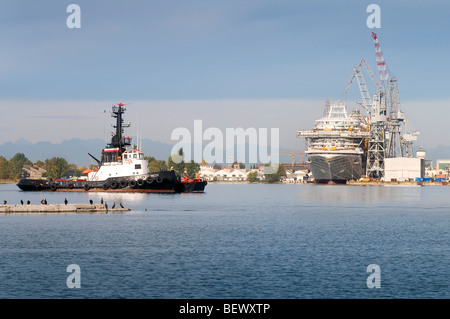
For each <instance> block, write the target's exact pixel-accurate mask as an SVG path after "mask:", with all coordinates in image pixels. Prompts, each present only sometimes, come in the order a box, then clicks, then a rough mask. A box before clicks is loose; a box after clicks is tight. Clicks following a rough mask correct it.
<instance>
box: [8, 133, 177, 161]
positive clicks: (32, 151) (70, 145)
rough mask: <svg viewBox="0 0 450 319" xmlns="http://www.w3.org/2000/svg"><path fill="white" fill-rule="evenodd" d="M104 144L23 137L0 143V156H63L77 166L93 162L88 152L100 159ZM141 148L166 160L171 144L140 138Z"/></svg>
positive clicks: (34, 157) (78, 140) (31, 159)
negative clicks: (37, 140) (21, 154)
mask: <svg viewBox="0 0 450 319" xmlns="http://www.w3.org/2000/svg"><path fill="white" fill-rule="evenodd" d="M105 146H106V143H105V141H103V140H102V139H89V140H81V139H75V138H74V139H70V140H64V141H63V142H61V143H59V144H54V143H50V142H38V143H31V142H29V141H26V140H24V139H21V140H18V141H17V142H15V143H12V142H7V143H4V144H2V145H0V156H3V157H5V158H6V159H10V158H11V157H13V156H14V155H15V154H16V153H23V154H25V156H26V157H27V158H28V159H29V160H30V161H32V162H36V161H38V160H41V161H44V160H45V159H47V158H52V157H63V158H65V159H66V160H67V161H68V162H69V163H72V164H76V165H77V166H79V167H81V166H88V165H90V164H95V161H94V160H92V159H91V157H90V156H89V155H88V153H91V154H92V155H93V156H95V157H96V158H98V159H100V157H101V151H102V149H103V148H104V147H105ZM142 150H143V151H144V154H145V155H146V156H153V157H155V158H156V159H159V160H166V161H167V159H168V157H169V156H170V151H171V150H172V145H170V144H165V143H161V142H157V141H152V140H149V139H143V140H142Z"/></svg>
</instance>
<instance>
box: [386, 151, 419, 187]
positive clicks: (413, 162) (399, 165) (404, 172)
mask: <svg viewBox="0 0 450 319" xmlns="http://www.w3.org/2000/svg"><path fill="white" fill-rule="evenodd" d="M424 176H425V159H423V158H408V157H394V158H385V159H384V181H385V182H390V181H398V182H404V181H414V180H416V178H423V177H424Z"/></svg>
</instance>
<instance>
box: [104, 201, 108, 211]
mask: <svg viewBox="0 0 450 319" xmlns="http://www.w3.org/2000/svg"><path fill="white" fill-rule="evenodd" d="M105 209H106V212H108V203H107V202H105Z"/></svg>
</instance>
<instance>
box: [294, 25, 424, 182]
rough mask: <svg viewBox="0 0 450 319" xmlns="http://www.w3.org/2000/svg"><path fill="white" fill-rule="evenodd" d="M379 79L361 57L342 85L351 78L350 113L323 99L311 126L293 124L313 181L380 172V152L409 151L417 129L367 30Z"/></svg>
mask: <svg viewBox="0 0 450 319" xmlns="http://www.w3.org/2000/svg"><path fill="white" fill-rule="evenodd" d="M372 37H373V39H374V43H375V54H376V60H377V67H378V73H379V76H380V80H381V84H380V83H379V82H378V81H377V79H376V78H375V76H374V74H373V72H372V71H371V69H370V67H369V66H368V64H367V63H366V61H365V60H364V59H362V60H361V61H360V62H359V63H358V64H357V65H356V66H355V67H354V68H353V74H352V77H351V79H350V81H349V83H348V85H347V88H346V89H345V92H344V93H347V90H348V89H349V87H350V85H351V84H352V82H353V80H354V79H356V81H357V82H358V86H359V91H360V93H361V98H362V101H361V102H358V103H359V104H360V105H361V107H362V109H363V110H364V111H365V113H366V114H365V115H362V114H361V113H360V111H359V110H358V109H355V110H353V111H352V112H351V114H348V113H347V107H346V105H345V104H343V103H332V102H331V101H330V100H328V101H327V102H326V105H325V112H324V115H323V117H322V118H321V119H319V120H317V121H315V125H314V128H313V129H312V130H299V131H297V137H301V138H304V139H305V140H306V143H307V150H306V151H305V153H306V155H307V158H308V162H309V163H310V169H311V173H312V175H313V177H314V179H315V181H316V182H317V183H332V184H333V183H345V182H347V181H349V180H357V179H360V178H361V177H366V178H369V179H370V178H372V179H381V178H383V177H384V170H385V159H386V158H407V157H411V156H412V153H413V152H412V151H413V150H412V146H413V142H414V141H415V140H416V139H417V135H418V134H419V132H417V131H414V130H413V129H412V127H411V125H410V124H409V122H408V120H407V118H406V116H405V114H404V113H403V112H402V110H401V108H400V99H399V92H398V78H397V77H396V76H392V77H390V78H389V75H388V72H387V68H386V63H385V61H384V56H383V53H382V51H381V47H380V44H379V42H378V37H377V35H376V34H375V33H372ZM363 69H365V70H366V71H367V73H368V74H369V76H370V78H371V79H372V82H373V84H374V85H375V87H376V88H377V91H376V92H375V94H374V95H373V97H372V96H371V95H370V94H369V91H368V89H367V85H366V82H365V79H364V76H363V73H362V70H363Z"/></svg>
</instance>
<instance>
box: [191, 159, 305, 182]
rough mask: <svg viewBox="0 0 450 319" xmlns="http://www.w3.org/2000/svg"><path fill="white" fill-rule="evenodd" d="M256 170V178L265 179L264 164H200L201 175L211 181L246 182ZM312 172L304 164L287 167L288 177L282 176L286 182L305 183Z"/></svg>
mask: <svg viewBox="0 0 450 319" xmlns="http://www.w3.org/2000/svg"><path fill="white" fill-rule="evenodd" d="M251 172H256V179H257V180H258V181H263V180H265V176H264V165H259V166H256V168H252V169H247V168H239V164H234V165H233V167H230V166H228V167H222V168H221V167H219V166H218V165H214V166H212V165H210V164H208V163H206V162H204V161H203V162H202V163H201V165H200V172H199V177H201V178H206V179H207V180H209V181H229V182H245V181H247V177H248V174H249V173H251ZM310 175H311V174H308V166H307V165H306V166H302V167H301V168H298V169H295V168H294V169H291V168H289V167H287V168H286V177H283V178H282V181H283V182H285V183H303V182H306V181H307V180H308V177H310Z"/></svg>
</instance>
